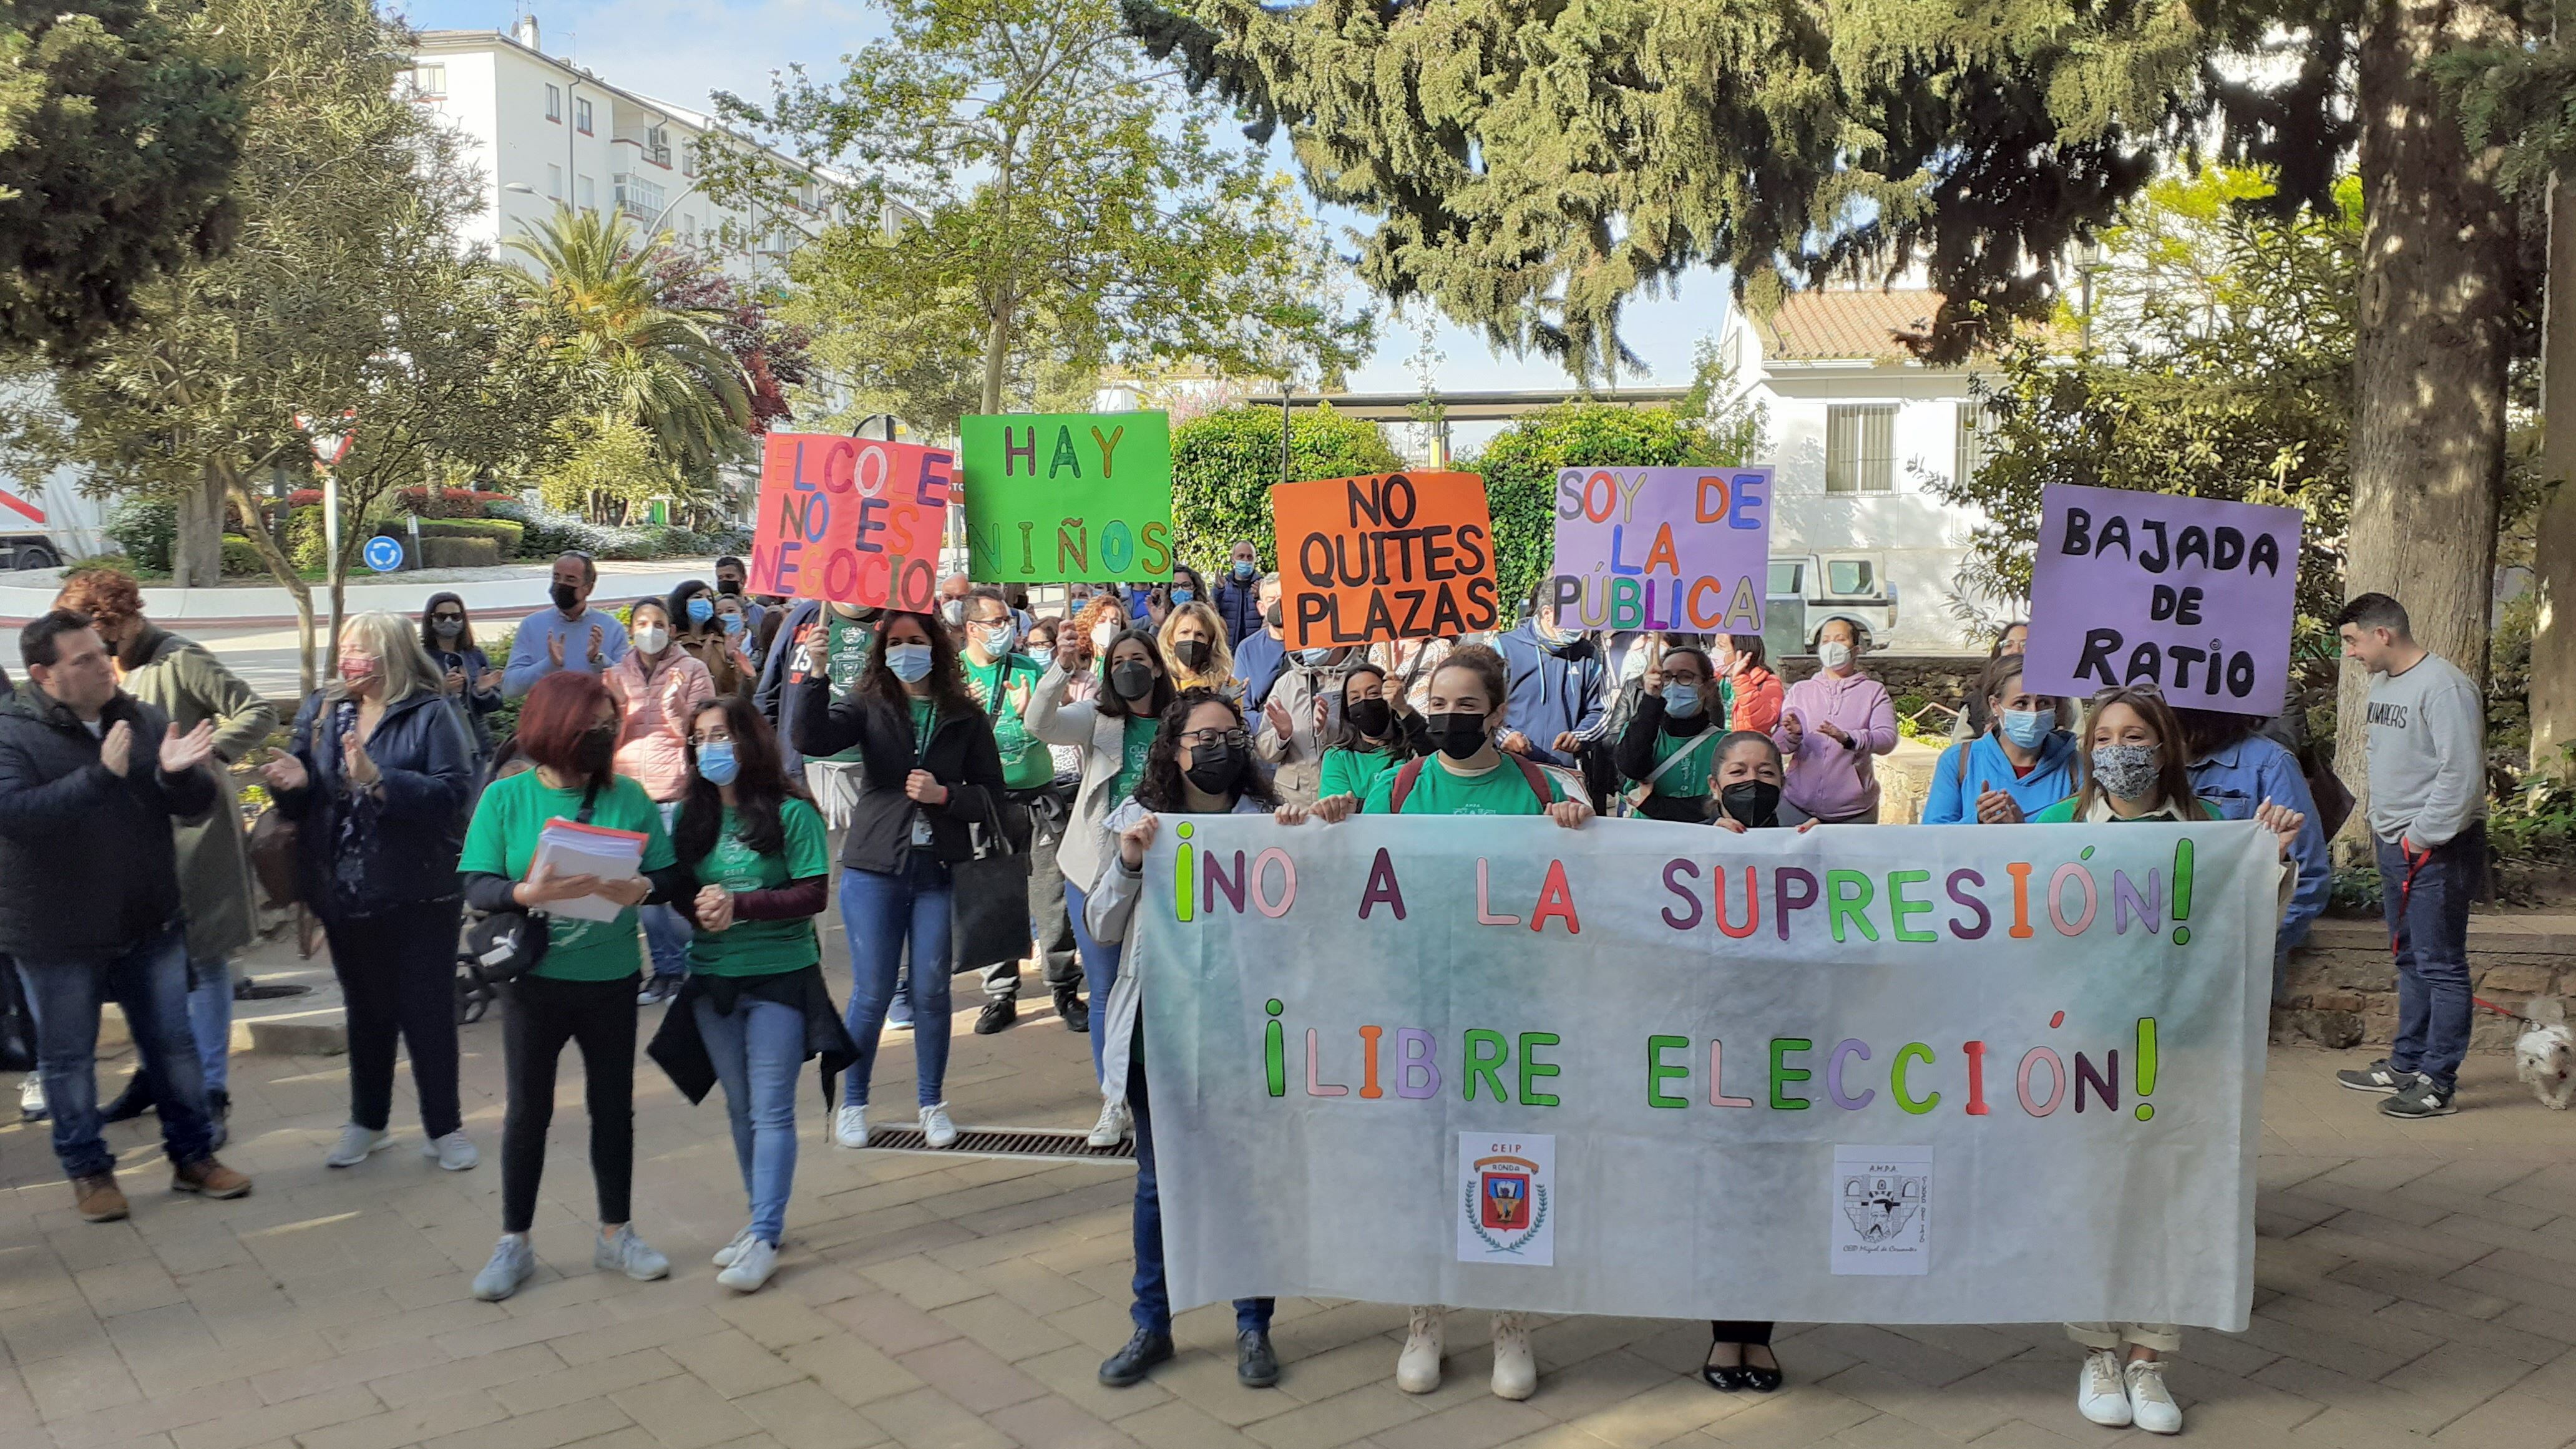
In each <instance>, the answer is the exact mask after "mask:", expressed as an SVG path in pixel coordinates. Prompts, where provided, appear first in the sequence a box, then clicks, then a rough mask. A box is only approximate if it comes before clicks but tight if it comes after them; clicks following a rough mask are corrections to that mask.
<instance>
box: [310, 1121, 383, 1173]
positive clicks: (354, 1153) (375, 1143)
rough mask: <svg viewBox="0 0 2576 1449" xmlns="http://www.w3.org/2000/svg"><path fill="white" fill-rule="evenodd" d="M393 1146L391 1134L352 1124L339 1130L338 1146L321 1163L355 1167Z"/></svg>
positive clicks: (332, 1165)
mask: <svg viewBox="0 0 2576 1449" xmlns="http://www.w3.org/2000/svg"><path fill="white" fill-rule="evenodd" d="M393 1145H394V1134H392V1133H391V1132H371V1131H369V1130H368V1129H366V1128H364V1127H361V1126H359V1125H358V1124H357V1123H355V1122H352V1123H350V1124H349V1125H347V1126H345V1127H343V1128H341V1129H340V1145H339V1146H337V1147H334V1148H332V1149H331V1155H330V1156H328V1157H325V1158H323V1159H322V1161H323V1162H324V1163H325V1164H326V1165H328V1166H331V1167H355V1166H357V1165H358V1164H359V1163H361V1162H364V1161H366V1160H367V1159H368V1158H370V1157H373V1156H375V1155H376V1154H377V1153H379V1152H382V1151H384V1150H385V1149H386V1148H388V1147H391V1146H393Z"/></svg>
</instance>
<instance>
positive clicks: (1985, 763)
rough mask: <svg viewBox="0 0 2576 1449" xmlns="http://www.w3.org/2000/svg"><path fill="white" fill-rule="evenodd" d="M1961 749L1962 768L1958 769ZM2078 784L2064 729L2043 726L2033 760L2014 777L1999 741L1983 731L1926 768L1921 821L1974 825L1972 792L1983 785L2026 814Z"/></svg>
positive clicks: (2053, 801) (2071, 738) (2072, 749)
mask: <svg viewBox="0 0 2576 1449" xmlns="http://www.w3.org/2000/svg"><path fill="white" fill-rule="evenodd" d="M1963 752H1964V758H1965V760H1966V762H1967V768H1966V770H1965V771H1962V770H1961V769H1960V761H1961V759H1962V758H1963ZM2083 783H2084V782H2083V781H2081V780H2079V779H2077V778H2076V776H2075V737H2074V736H2073V735H2070V734H2068V733H2067V732H2066V731H2064V730H2051V731H2049V733H2048V738H2047V739H2044V740H2042V741H2040V744H2039V759H2038V760H2037V761H2036V762H2035V763H2033V764H2032V766H2031V769H2030V773H2029V774H2028V775H2027V776H2024V777H2022V778H2019V779H2016V778H2014V776H2013V767H2012V760H2011V759H2010V758H2008V757H2007V756H2006V755H2005V754H2004V747H2003V742H2002V741H2000V740H1997V739H1996V738H1995V737H1994V735H1993V733H1992V732H1988V733H1986V734H1982V735H1979V736H1977V737H1976V738H1975V739H1972V740H1964V741H1961V742H1960V743H1958V744H1955V745H1952V746H1951V747H1950V748H1948V749H1946V750H1943V751H1942V752H1941V761H1940V763H1939V764H1936V765H1934V766H1933V767H1932V793H1931V796H1930V798H1928V799H1926V800H1925V801H1924V802H1923V823H1924V824H1926V825H1974V824H1976V823H1977V796H1978V795H1979V794H1980V793H1981V792H1982V791H1983V790H1984V788H1985V787H1986V786H1987V785H1992V786H1994V787H1995V788H1996V789H1998V790H2001V791H2003V792H2004V793H2005V794H2007V795H2010V796H2011V797H2013V803H2014V804H2016V805H2019V806H2020V807H2021V813H2022V815H2023V816H2024V817H2025V818H2027V817H2029V816H2033V815H2037V814H2038V813H2039V812H2040V811H2042V810H2045V809H2047V808H2048V807H2049V806H2051V805H2054V804H2056V803H2057V802H2058V801H2060V800H2063V799H2065V798H2066V797H2067V796H2069V795H2072V794H2074V793H2075V792H2076V790H2078V789H2079V788H2081V787H2082V785H2083Z"/></svg>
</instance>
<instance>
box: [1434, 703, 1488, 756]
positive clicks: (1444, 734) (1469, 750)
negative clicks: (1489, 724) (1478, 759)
mask: <svg viewBox="0 0 2576 1449" xmlns="http://www.w3.org/2000/svg"><path fill="white" fill-rule="evenodd" d="M1423 722H1424V723H1425V724H1427V725H1429V726H1430V733H1431V743H1432V745H1433V746H1434V747H1435V748H1437V749H1438V750H1439V751H1440V753H1442V754H1444V755H1447V756H1448V757H1449V758H1451V759H1453V760H1464V759H1467V758H1469V757H1471V756H1473V755H1474V754H1475V753H1476V752H1477V751H1478V750H1481V749H1483V748H1484V747H1485V717H1484V716H1483V715H1481V714H1477V713H1476V712H1474V711H1473V710H1460V711H1458V712H1457V713H1455V714H1432V715H1424V716H1423Z"/></svg>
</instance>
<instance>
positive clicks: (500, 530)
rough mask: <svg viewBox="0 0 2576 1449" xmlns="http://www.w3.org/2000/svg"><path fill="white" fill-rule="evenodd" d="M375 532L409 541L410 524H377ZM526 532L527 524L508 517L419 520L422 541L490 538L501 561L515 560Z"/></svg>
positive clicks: (403, 521)
mask: <svg viewBox="0 0 2576 1449" xmlns="http://www.w3.org/2000/svg"><path fill="white" fill-rule="evenodd" d="M376 532H378V533H380V534H384V535H386V536H387V537H391V538H401V539H408V538H409V537H410V535H411V524H410V523H409V522H408V521H405V520H396V521H393V522H390V523H380V524H378V525H376ZM527 532H528V527H527V525H526V524H524V523H519V522H516V521H514V520H511V519H507V518H430V517H427V516H423V517H422V519H421V520H420V536H421V538H422V539H423V540H424V541H426V540H428V539H433V538H481V539H489V540H491V542H492V543H493V545H494V546H495V547H497V548H499V549H500V551H501V557H503V558H515V557H517V556H518V552H519V546H520V544H522V543H523V542H525V541H526V537H527Z"/></svg>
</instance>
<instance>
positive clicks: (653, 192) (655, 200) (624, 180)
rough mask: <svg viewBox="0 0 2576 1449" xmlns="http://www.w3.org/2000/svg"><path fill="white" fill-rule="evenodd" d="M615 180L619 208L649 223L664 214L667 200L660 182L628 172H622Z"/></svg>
mask: <svg viewBox="0 0 2576 1449" xmlns="http://www.w3.org/2000/svg"><path fill="white" fill-rule="evenodd" d="M614 180H615V182H616V186H617V209H618V210H620V211H623V212H625V213H626V214H627V215H628V216H631V217H634V218H635V219H636V220H638V221H642V222H648V223H649V222H651V221H652V220H653V219H654V218H655V217H658V216H660V215H661V214H662V211H663V207H664V205H665V201H664V197H663V193H662V188H661V186H660V184H659V183H657V182H652V181H647V180H645V179H644V178H643V177H641V176H636V175H633V174H631V173H627V172H620V173H619V174H618V175H617V176H616V177H615V178H614Z"/></svg>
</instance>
